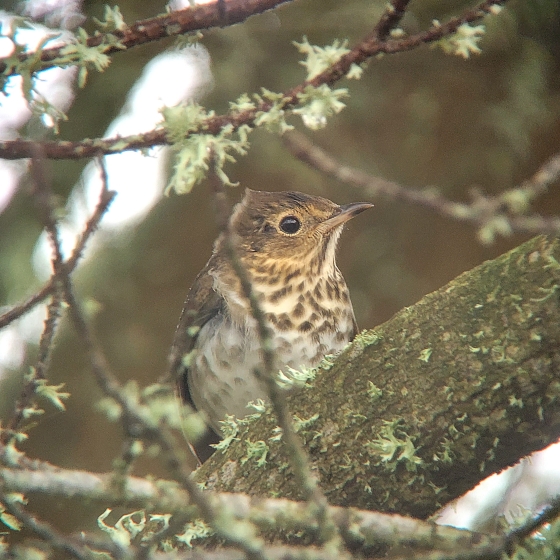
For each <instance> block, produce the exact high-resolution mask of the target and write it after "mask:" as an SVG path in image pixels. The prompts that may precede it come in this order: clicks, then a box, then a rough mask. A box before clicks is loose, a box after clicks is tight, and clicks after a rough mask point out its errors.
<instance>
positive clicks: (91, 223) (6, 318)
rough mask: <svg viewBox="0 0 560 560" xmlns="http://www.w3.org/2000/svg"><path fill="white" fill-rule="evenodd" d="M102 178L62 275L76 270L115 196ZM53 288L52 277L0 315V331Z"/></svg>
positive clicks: (64, 264)
mask: <svg viewBox="0 0 560 560" xmlns="http://www.w3.org/2000/svg"><path fill="white" fill-rule="evenodd" d="M102 176H103V177H105V179H104V180H103V187H102V190H101V195H100V197H99V202H98V203H97V205H96V207H95V210H94V212H93V214H92V215H91V217H90V219H89V220H88V222H87V224H86V226H85V228H84V231H83V232H82V234H81V235H80V239H79V240H78V242H77V243H76V246H75V247H74V250H73V251H72V255H71V256H70V258H69V259H68V260H67V261H66V262H64V263H63V265H62V268H63V269H64V274H70V273H72V272H73V271H74V269H75V268H76V265H77V264H78V261H79V259H80V258H81V256H82V253H83V251H84V249H85V246H86V243H87V241H88V240H89V238H90V237H91V235H92V234H93V233H94V232H95V230H96V229H97V227H98V226H99V222H100V221H101V218H102V217H103V215H104V214H105V212H107V210H108V209H109V206H110V204H111V202H113V199H114V198H115V196H116V194H117V193H116V192H115V191H110V190H109V189H108V188H107V180H106V173H104V174H103V175H102ZM55 286H56V277H54V276H53V277H51V278H50V279H49V280H48V282H46V283H45V285H44V286H43V287H42V288H41V289H40V290H39V291H38V292H37V293H35V294H34V295H32V296H31V297H30V298H28V299H27V300H25V301H24V302H23V303H20V304H18V305H16V306H14V307H13V308H12V309H10V310H8V311H6V312H5V313H3V314H2V315H0V329H2V328H4V327H5V326H6V325H9V324H10V323H12V322H13V321H15V320H16V319H19V318H20V317H21V316H23V315H25V314H26V313H28V312H29V311H31V310H32V309H33V308H34V307H35V306H36V305H38V304H39V303H41V302H42V301H43V300H44V299H46V298H47V297H48V296H49V295H51V294H52V293H53V292H54V290H55Z"/></svg>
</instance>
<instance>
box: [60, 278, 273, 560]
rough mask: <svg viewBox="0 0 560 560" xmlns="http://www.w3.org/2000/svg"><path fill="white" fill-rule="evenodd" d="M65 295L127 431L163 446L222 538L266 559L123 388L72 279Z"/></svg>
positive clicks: (251, 556) (101, 384)
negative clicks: (222, 509) (196, 478)
mask: <svg viewBox="0 0 560 560" xmlns="http://www.w3.org/2000/svg"><path fill="white" fill-rule="evenodd" d="M66 280H67V278H66ZM64 298H65V300H66V302H67V303H68V306H69V315H70V318H71V320H72V322H73V323H74V327H75V329H76V331H77V334H78V336H79V337H80V338H81V340H82V342H83V343H84V346H85V348H86V351H87V352H88V354H89V359H90V364H91V367H92V371H93V374H94V376H95V379H96V381H97V383H98V385H99V387H100V388H101V390H102V391H103V393H104V394H105V395H106V396H108V397H110V398H112V399H113V400H115V401H116V402H117V403H118V404H119V405H120V406H121V409H122V420H123V426H124V428H125V430H126V432H127V434H128V435H129V436H130V437H134V438H143V439H145V440H147V441H151V442H154V443H157V444H158V445H159V446H160V448H161V450H162V455H163V460H164V463H165V465H166V466H167V468H168V469H169V471H170V473H171V475H172V476H173V477H174V478H175V479H176V480H177V481H178V482H179V483H180V484H181V486H182V487H183V488H184V489H185V490H186V491H187V492H188V494H189V496H190V498H191V500H192V502H193V503H194V504H196V506H197V507H198V508H199V511H200V513H201V515H202V518H203V519H204V521H206V523H208V524H209V525H210V526H211V527H212V528H213V529H214V530H215V531H216V533H217V534H218V536H219V537H221V538H223V539H224V540H225V541H226V542H227V543H229V544H233V545H235V546H237V547H239V548H240V549H242V550H243V551H244V552H245V554H246V555H247V558H249V559H250V560H265V558H266V556H265V555H264V553H263V544H264V543H263V542H262V540H260V539H257V538H254V539H248V538H245V537H241V536H240V534H242V533H243V532H242V531H236V524H235V523H233V521H232V520H228V519H226V517H227V516H226V515H225V512H223V511H220V512H218V511H217V510H216V509H215V508H214V507H213V506H212V504H211V502H210V501H209V500H208V498H207V497H206V495H205V494H204V493H203V492H202V490H200V488H199V487H198V485H197V484H196V482H194V480H193V479H192V478H191V477H190V472H188V471H187V469H186V460H185V458H184V457H182V456H180V455H179V454H178V453H177V451H176V445H175V441H174V439H173V437H172V436H171V434H169V433H168V431H167V429H166V428H165V427H163V426H160V425H157V424H155V423H154V422H153V421H152V420H151V419H150V418H149V417H148V416H147V415H146V414H145V413H142V411H141V410H140V408H139V407H138V406H137V405H136V404H135V403H134V402H133V401H132V400H131V399H129V398H128V397H127V395H126V394H125V392H124V391H123V390H122V388H121V386H120V384H119V383H118V381H117V379H116V377H115V376H114V375H113V374H112V373H111V371H110V368H109V365H108V363H107V360H106V358H105V355H104V354H103V351H102V350H101V347H100V346H99V344H98V343H97V341H96V339H95V337H94V335H93V332H92V331H91V330H90V328H89V325H88V323H87V321H86V319H85V317H84V314H83V312H82V309H81V306H80V304H79V303H78V301H77V299H76V297H75V295H74V292H73V290H72V286H71V285H70V283H69V282H66V284H65V285H64ZM237 528H238V527H237Z"/></svg>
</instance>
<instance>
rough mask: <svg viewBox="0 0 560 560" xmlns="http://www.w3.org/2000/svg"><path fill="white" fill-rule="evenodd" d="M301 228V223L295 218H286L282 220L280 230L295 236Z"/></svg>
mask: <svg viewBox="0 0 560 560" xmlns="http://www.w3.org/2000/svg"><path fill="white" fill-rule="evenodd" d="M300 228H301V222H300V221H299V220H298V219H297V218H296V217H295V216H286V217H284V218H282V219H281V220H280V229H281V230H282V231H283V232H284V233H289V234H290V235H293V234H294V233H297V232H298V231H299V229H300Z"/></svg>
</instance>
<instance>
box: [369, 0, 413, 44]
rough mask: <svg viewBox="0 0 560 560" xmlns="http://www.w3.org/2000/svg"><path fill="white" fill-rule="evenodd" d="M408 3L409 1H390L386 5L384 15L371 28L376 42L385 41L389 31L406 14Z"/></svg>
mask: <svg viewBox="0 0 560 560" xmlns="http://www.w3.org/2000/svg"><path fill="white" fill-rule="evenodd" d="M409 3H410V0H391V2H390V3H389V4H388V5H387V8H386V10H385V13H384V14H383V15H382V16H381V18H380V20H379V21H378V22H377V25H376V26H375V27H374V28H373V36H375V37H376V38H377V40H378V41H383V40H384V39H386V37H387V35H389V33H391V30H393V29H394V28H395V27H396V26H397V25H398V24H399V23H400V21H401V19H402V18H403V17H404V14H405V13H406V8H407V7H408V4H409Z"/></svg>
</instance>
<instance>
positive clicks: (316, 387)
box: [196, 236, 560, 518]
mask: <svg viewBox="0 0 560 560" xmlns="http://www.w3.org/2000/svg"><path fill="white" fill-rule="evenodd" d="M559 262H560V240H559V239H558V238H555V237H543V236H541V237H536V238H534V239H532V240H530V241H528V242H527V243H525V244H524V245H521V246H520V247H518V248H516V249H514V250H512V251H510V252H509V253H506V254H505V255H502V256H501V257H499V258H497V259H495V260H493V261H488V262H486V263H484V264H482V265H480V266H479V267H477V268H475V269H473V270H471V271H469V272H466V273H464V274H462V275H461V276H459V277H458V278H456V279H455V280H453V281H452V282H450V283H449V284H448V285H447V286H444V287H443V288H441V289H440V290H438V291H436V292H434V293H432V294H429V295H427V296H426V297H424V298H423V299H422V300H421V301H420V302H418V303H417V304H416V305H414V306H412V307H410V308H406V309H403V310H402V311H401V312H399V313H398V314H397V315H395V317H393V318H392V319H391V320H390V321H388V322H387V323H385V324H383V325H381V326H379V327H378V328H377V329H375V330H374V331H368V332H365V333H363V334H362V335H360V336H358V337H357V339H356V340H355V341H354V342H353V344H352V345H351V346H350V347H349V348H348V349H347V350H346V351H345V352H344V353H343V354H342V355H341V356H340V357H339V359H338V360H337V362H336V365H335V366H334V367H332V368H331V369H330V370H328V371H320V372H319V373H318V374H317V378H316V380H315V382H314V384H313V387H312V388H311V389H305V390H303V391H301V392H300V393H298V394H296V395H293V397H292V398H291V402H290V406H291V409H292V411H293V413H294V414H297V416H298V417H299V418H301V419H303V420H306V419H309V418H311V417H313V416H314V415H318V416H317V418H316V420H314V421H311V422H310V423H309V425H307V426H304V427H302V428H301V429H300V435H301V436H302V438H303V439H304V442H305V446H306V449H307V450H308V452H309V453H310V456H311V461H312V464H313V467H314V469H315V470H316V472H317V474H318V475H319V476H320V479H321V484H322V487H323V489H324V491H325V493H326V495H327V497H328V499H329V502H330V503H332V504H337V505H348V506H354V507H359V508H364V509H374V510H378V511H385V512H398V513H400V514H403V515H405V514H409V515H413V516H415V517H419V518H427V517H429V516H430V515H432V514H433V513H434V512H436V511H437V509H438V508H439V507H441V506H442V505H444V504H446V503H449V502H450V501H452V500H453V499H455V498H457V497H459V496H460V495H462V494H463V493H465V492H466V491H467V490H469V489H470V488H472V487H473V486H475V485H476V484H477V483H478V482H479V481H480V480H481V479H482V478H484V477H486V476H488V475H489V474H491V473H493V472H498V471H500V470H502V469H504V468H505V467H507V466H510V465H513V464H515V463H516V462H517V461H518V460H519V459H520V458H522V457H524V456H526V455H528V454H530V453H531V452H533V451H536V450H538V449H542V448H543V447H545V446H546V445H548V444H550V443H552V442H554V441H556V440H557V438H558V437H559V435H560V400H559V397H560V375H559V374H560V264H559ZM372 384H373V385H372ZM374 386H375V387H374ZM376 389H378V390H380V391H381V394H380V395H379V393H378V391H377V390H376ZM275 425H276V422H275V419H274V418H273V417H272V415H271V414H267V415H265V416H263V417H261V418H260V419H259V420H257V421H256V422H255V423H254V424H251V426H250V427H249V429H248V430H247V431H246V432H245V433H243V434H242V435H240V436H239V437H240V441H237V442H235V443H234V444H232V445H231V446H230V448H229V449H228V451H227V453H221V452H216V453H215V454H214V456H213V457H212V458H211V459H210V460H209V461H208V462H207V463H206V464H205V465H204V466H203V467H202V468H201V469H199V471H197V474H196V477H197V479H198V480H199V481H206V486H207V487H208V488H212V489H216V490H220V491H235V492H247V493H249V494H254V495H261V496H268V495H275V496H278V495H280V496H284V497H290V498H294V497H300V494H299V491H298V489H297V488H295V487H294V483H293V475H292V472H291V468H290V467H289V466H288V458H287V457H286V456H285V454H284V452H283V445H282V444H281V443H278V442H274V441H273V442H270V441H269V438H270V437H271V435H273V434H272V433H271V429H272V428H273V427H274V426H275ZM258 440H264V441H265V442H266V443H267V444H268V447H269V450H268V455H267V462H266V464H264V466H260V467H259V466H257V463H256V460H255V459H254V458H250V457H249V455H248V453H247V442H249V441H251V442H255V441H258ZM393 450H394V453H391V452H392V451H393ZM383 452H385V457H383V456H382V453H383Z"/></svg>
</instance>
